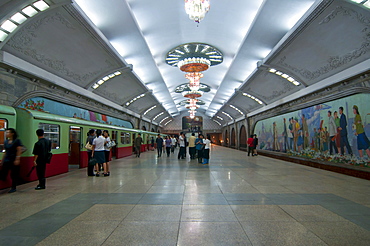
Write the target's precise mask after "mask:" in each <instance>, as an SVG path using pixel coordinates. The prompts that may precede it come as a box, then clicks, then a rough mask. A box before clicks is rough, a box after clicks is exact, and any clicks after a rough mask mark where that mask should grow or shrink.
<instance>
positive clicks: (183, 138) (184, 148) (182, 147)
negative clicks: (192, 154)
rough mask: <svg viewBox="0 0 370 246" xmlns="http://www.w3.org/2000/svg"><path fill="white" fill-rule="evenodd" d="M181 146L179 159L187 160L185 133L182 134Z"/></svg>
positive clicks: (180, 137)
mask: <svg viewBox="0 0 370 246" xmlns="http://www.w3.org/2000/svg"><path fill="white" fill-rule="evenodd" d="M179 145H180V150H179V154H178V156H177V158H178V159H185V155H186V144H185V135H184V133H183V132H181V133H180V136H179Z"/></svg>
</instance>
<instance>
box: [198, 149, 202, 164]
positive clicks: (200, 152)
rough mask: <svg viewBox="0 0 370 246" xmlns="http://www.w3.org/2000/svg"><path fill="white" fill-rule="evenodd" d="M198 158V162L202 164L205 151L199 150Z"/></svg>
mask: <svg viewBox="0 0 370 246" xmlns="http://www.w3.org/2000/svg"><path fill="white" fill-rule="evenodd" d="M197 156H198V162H199V163H202V159H203V149H198V150H197Z"/></svg>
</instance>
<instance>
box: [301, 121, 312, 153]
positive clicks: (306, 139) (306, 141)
mask: <svg viewBox="0 0 370 246" xmlns="http://www.w3.org/2000/svg"><path fill="white" fill-rule="evenodd" d="M302 131H303V148H304V149H306V148H308V147H309V139H310V134H309V132H308V125H307V120H306V117H305V115H304V114H302Z"/></svg>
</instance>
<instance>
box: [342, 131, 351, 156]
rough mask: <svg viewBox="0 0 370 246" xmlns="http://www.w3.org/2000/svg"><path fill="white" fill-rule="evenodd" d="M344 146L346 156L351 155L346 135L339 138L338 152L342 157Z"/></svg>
mask: <svg viewBox="0 0 370 246" xmlns="http://www.w3.org/2000/svg"><path fill="white" fill-rule="evenodd" d="M344 145H346V148H347V151H348V154H350V155H352V149H351V146H349V142H348V138H347V135H344V136H340V152H341V154H342V155H344Z"/></svg>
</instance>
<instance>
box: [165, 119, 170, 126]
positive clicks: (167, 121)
mask: <svg viewBox="0 0 370 246" xmlns="http://www.w3.org/2000/svg"><path fill="white" fill-rule="evenodd" d="M170 122H172V120H169V121H167V122H166V123H165V124H164V125H165V126H167V125H168V123H170Z"/></svg>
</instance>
